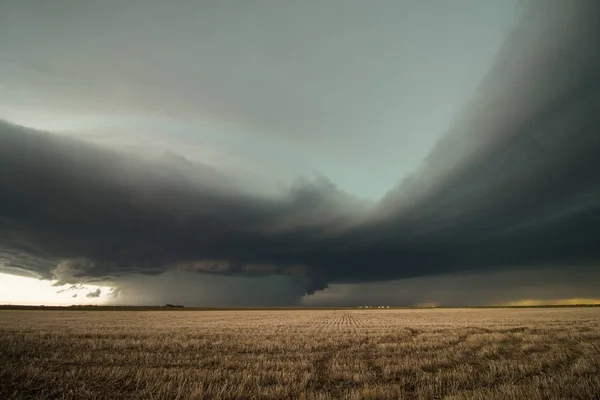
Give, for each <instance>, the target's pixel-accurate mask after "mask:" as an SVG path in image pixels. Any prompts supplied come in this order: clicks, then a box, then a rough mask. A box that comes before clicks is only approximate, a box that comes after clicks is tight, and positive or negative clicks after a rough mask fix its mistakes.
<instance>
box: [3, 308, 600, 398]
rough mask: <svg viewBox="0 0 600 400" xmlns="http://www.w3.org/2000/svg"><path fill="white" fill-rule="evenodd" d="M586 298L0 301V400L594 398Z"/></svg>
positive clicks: (598, 328) (598, 378)
mask: <svg viewBox="0 0 600 400" xmlns="http://www.w3.org/2000/svg"><path fill="white" fill-rule="evenodd" d="M599 321H600V308H548V309H425V310H378V309H371V310H281V311H0V398H2V399H20V398H27V399H29V398H32V399H35V398H38V399H52V398H61V399H65V398H66V399H69V398H81V399H116V398H138V399H261V398H262V399H286V398H293V399H296V398H299V399H302V398H306V399H327V398H348V399H397V398H405V399H413V398H421V399H439V398H449V399H466V398H468V399H471V398H478V399H494V398H496V399H594V398H600V322H599Z"/></svg>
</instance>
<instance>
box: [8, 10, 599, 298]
mask: <svg viewBox="0 0 600 400" xmlns="http://www.w3.org/2000/svg"><path fill="white" fill-rule="evenodd" d="M175 3H176V4H174V3H165V2H162V1H135V0H131V1H128V2H116V1H115V2H112V1H106V2H93V1H67V0H57V1H54V2H44V3H40V4H35V5H34V4H33V3H31V2H24V1H17V0H8V1H4V2H2V3H1V4H0V54H2V56H0V187H1V188H2V196H0V273H2V274H0V302H13V303H14V302H27V303H32V302H33V303H36V302H38V303H39V302H46V303H48V304H51V303H52V304H59V303H60V304H83V303H86V304H89V302H101V303H105V304H140V305H141V304H162V303H166V302H169V303H183V304H186V305H198V306H202V305H210V306H219V305H223V306H232V305H233V306H263V305H264V306H267V305H286V306H287V305H331V304H336V305H342V304H343V305H356V304H363V303H369V302H386V303H391V304H393V305H411V304H423V303H435V304H442V305H475V304H504V303H511V304H512V303H515V302H527V301H530V302H531V301H534V302H535V301H542V302H543V301H557V300H561V299H562V300H565V301H567V302H568V301H570V300H569V299H588V300H589V301H595V300H594V299H596V298H600V290H595V289H594V285H591V286H590V285H589V283H590V280H591V281H592V282H600V280H599V279H598V277H599V275H598V272H597V269H598V262H599V261H600V250H598V249H600V246H598V243H597V242H598V238H600V184H599V182H598V179H597V178H596V172H595V171H600V165H599V163H600V161H598V160H597V156H596V154H598V151H599V150H600V141H599V139H598V137H599V135H598V128H599V127H600V124H599V122H600V121H599V117H598V115H600V113H599V112H598V111H600V110H598V108H599V104H600V90H599V83H598V82H600V55H599V54H598V50H597V46H596V45H595V41H594V38H595V37H598V34H600V32H599V31H600V24H599V23H598V22H597V21H599V20H600V19H598V18H597V17H598V16H599V15H598V13H599V11H600V10H599V8H600V6H598V4H597V3H596V2H594V1H593V0H574V1H572V2H569V3H567V2H562V1H558V0H549V1H522V0H507V1H503V2H497V1H480V0H459V1H455V2H451V3H450V2H443V1H437V0H436V1H433V0H431V1H416V0H403V1H384V0H381V1H377V2H371V3H367V2H362V1H346V0H344V1H341V0H331V1H327V2H321V1H306V2H275V1H249V2H228V1H219V2H192V1H183V0H181V1H178V2H175ZM567 278H568V279H567ZM498 282H501V284H500V283H498ZM491 283H498V284H497V285H494V284H491ZM599 286H600V285H599ZM74 295H77V296H76V297H73V296H74ZM90 295H91V296H90Z"/></svg>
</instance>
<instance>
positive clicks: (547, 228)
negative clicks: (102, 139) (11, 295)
mask: <svg viewBox="0 0 600 400" xmlns="http://www.w3.org/2000/svg"><path fill="white" fill-rule="evenodd" d="M543 4H544V5H543V6H542V7H539V3H538V7H535V6H534V7H532V8H531V9H530V10H529V11H528V12H527V13H526V14H525V15H524V17H523V20H522V21H521V23H520V25H519V26H518V27H517V29H516V30H515V31H514V32H513V33H512V34H511V35H510V36H509V38H508V39H507V41H506V43H505V44H504V45H503V47H502V49H501V51H500V52H499V53H498V55H497V57H496V60H495V64H494V66H493V68H492V69H491V70H490V71H489V73H488V74H487V75H486V76H485V78H484V79H483V81H482V82H481V84H480V85H479V87H478V89H477V91H476V93H475V95H474V97H473V99H472V101H471V102H469V103H468V104H467V105H466V106H465V109H464V111H463V112H462V113H461V114H460V115H458V116H457V118H456V119H455V122H454V124H453V126H452V127H451V128H450V129H449V131H448V133H447V134H446V135H445V136H444V137H443V138H442V139H441V140H440V141H439V142H438V143H437V144H436V145H435V146H434V148H433V149H432V150H431V152H430V153H429V154H428V156H427V157H426V158H425V160H424V162H423V164H422V166H421V167H420V168H418V169H417V170H416V171H415V172H414V173H413V174H412V175H410V176H408V177H405V178H404V179H403V180H402V181H401V182H400V183H399V184H398V185H397V186H396V187H394V188H393V189H391V190H390V191H389V192H388V193H387V194H386V195H385V196H384V197H383V198H382V199H381V200H380V201H378V202H376V203H370V202H366V201H364V200H361V199H359V198H357V197H355V196H353V195H352V194H350V193H347V192H345V191H344V190H341V189H340V188H338V187H337V186H336V184H335V183H334V182H332V181H331V180H329V179H327V178H326V177H313V178H305V179H299V180H297V181H296V182H295V183H294V184H292V185H289V187H287V188H286V189H285V190H282V191H281V192H280V193H279V194H273V193H263V192H261V191H259V190H253V189H252V188H251V187H249V186H248V185H244V184H241V183H240V182H239V180H238V178H235V177H232V176H230V175H228V174H227V173H225V172H223V171H219V169H218V168H215V167H211V166H208V165H205V164H200V163H198V162H195V161H190V160H188V159H187V158H185V157H180V156H176V155H173V154H171V153H166V154H164V155H161V156H155V155H153V156H143V155H140V154H137V153H132V152H126V151H123V150H115V149H112V148H106V147H103V146H100V145H96V144H91V143H88V142H86V141H82V140H77V139H73V138H68V137H64V136H58V135H54V134H52V133H48V132H40V131H36V130H33V129H30V128H26V127H22V126H17V125H14V124H11V123H8V122H1V123H0V188H2V192H1V195H0V271H1V270H5V269H6V270H7V269H8V268H11V269H15V268H17V269H20V270H22V271H27V272H28V273H31V274H34V275H36V276H39V277H42V278H46V279H56V280H58V281H60V282H61V284H78V283H81V282H94V281H97V282H101V281H102V282H105V281H110V280H115V279H126V278H123V277H127V276H131V275H135V274H137V275H145V276H151V275H159V274H163V273H175V272H178V273H184V274H187V273H188V272H197V273H201V274H212V275H219V276H224V275H229V276H234V277H236V279H238V278H244V279H245V278H252V277H260V276H262V277H264V276H275V277H279V278H282V277H283V278H285V279H286V283H274V284H281V285H283V286H282V287H289V288H296V287H298V285H300V286H301V287H302V290H300V291H296V289H294V293H297V292H298V293H299V294H298V296H301V294H302V292H306V293H309V294H310V293H314V292H315V291H316V290H320V289H324V288H326V287H327V285H328V284H340V283H364V282H372V281H382V280H397V279H406V278H413V277H425V276H433V275H439V274H452V273H459V272H488V271H492V272H493V271H501V270H503V269H505V268H511V269H517V270H519V269H522V270H527V271H529V270H531V269H534V270H535V269H542V268H550V267H552V268H555V267H560V268H563V270H564V269H568V268H569V267H570V266H573V265H577V266H582V265H586V266H588V267H585V268H590V269H595V268H597V263H598V262H599V261H600V243H599V241H600V179H598V173H599V172H600V157H598V154H600V52H599V51H598V48H597V38H598V37H600V4H599V3H597V2H595V1H591V0H590V1H585V0H581V1H573V2H570V3H568V4H567V3H565V2H558V1H551V2H544V3H543ZM273 112H277V110H274V111H273ZM368 134H369V132H368V131H365V132H364V135H368ZM349 156H350V157H351V155H349ZM279 278H277V279H279ZM290 282H292V283H290ZM286 285H289V286H286ZM98 295H99V293H98ZM88 296H89V295H88ZM274 297H276V296H274ZM272 301H274V302H276V301H275V300H273V299H272ZM289 302H291V300H289V299H287V300H286V303H289Z"/></svg>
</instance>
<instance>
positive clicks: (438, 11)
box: [0, 0, 521, 200]
mask: <svg viewBox="0 0 600 400" xmlns="http://www.w3.org/2000/svg"><path fill="white" fill-rule="evenodd" d="M519 3H521V2H520V1H519V0H506V1H490V0H484V1H481V0H458V1H453V2H445V1H438V0H434V1H432V0H425V1H415V0H407V1H395V0H394V1H387V0H382V1H376V2H365V1H355V0H350V1H348V0H330V1H295V2H290V1H284V2H281V1H262V0H260V1H250V2H244V1H178V2H175V3H171V2H164V1H156V0H128V1H87V0H85V1H81V0H56V1H51V2H33V1H20V0H8V1H3V2H2V4H1V5H0V49H2V58H1V59H0V88H1V90H0V117H1V118H4V119H6V120H9V121H12V122H16V123H19V124H23V125H26V126H32V127H36V128H41V129H47V130H51V131H53V132H60V133H64V134H67V135H73V136H84V137H86V138H87V139H90V140H93V141H97V142H100V143H103V144H106V145H113V146H132V147H139V148H143V149H148V148H152V149H154V150H157V151H165V150H171V151H174V152H176V153H178V154H182V155H184V156H186V157H189V158H191V159H194V160H198V161H201V162H203V163H208V164H213V165H219V166H222V167H225V168H227V169H228V170H230V171H231V172H233V173H239V174H248V175H250V177H251V178H252V179H254V180H256V182H257V184H259V185H265V186H267V187H269V188H271V187H272V186H273V185H277V184H278V183H283V184H285V183H286V182H288V181H290V180H292V179H294V178H296V177H297V176H299V175H312V174H314V173H316V174H323V175H325V176H327V177H329V178H330V179H331V180H332V181H334V182H336V184H338V185H339V186H340V187H341V188H342V189H344V190H347V191H349V192H351V193H353V194H356V195H358V196H361V197H365V198H367V199H372V200H376V199H378V198H380V197H381V196H383V195H384V194H385V192H386V191H387V190H389V188H390V187H391V186H393V185H394V184H395V183H396V182H397V180H398V179H399V178H401V177H402V176H403V175H405V174H407V173H409V172H411V171H413V170H414V169H415V168H416V167H418V166H419V164H420V162H421V160H422V159H423V157H424V156H425V155H426V154H427V152H428V151H429V149H430V148H431V147H432V146H433V144H434V143H435V142H436V140H437V139H438V138H439V137H440V136H441V135H443V134H444V132H445V131H446V130H447V128H448V126H449V125H450V124H451V122H452V121H453V118H454V117H455V115H456V113H457V112H458V111H459V110H461V108H462V107H464V105H465V102H466V101H467V100H468V99H470V98H471V97H472V96H473V92H474V90H475V88H476V87H477V85H478V84H479V82H480V80H481V78H482V77H483V75H484V74H485V73H486V72H487V71H488V69H489V68H490V65H491V63H492V60H493V57H494V55H495V54H496V52H497V51H498V48H499V47H500V45H501V43H502V41H503V40H504V39H505V37H506V35H507V34H508V32H510V30H511V29H512V28H513V27H514V25H515V23H516V20H517V18H518V16H519V12H520V9H521V7H520V6H519Z"/></svg>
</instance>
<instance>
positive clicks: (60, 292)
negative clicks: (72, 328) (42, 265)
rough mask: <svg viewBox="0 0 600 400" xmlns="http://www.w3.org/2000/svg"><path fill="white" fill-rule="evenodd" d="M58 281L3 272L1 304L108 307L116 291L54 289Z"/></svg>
mask: <svg viewBox="0 0 600 400" xmlns="http://www.w3.org/2000/svg"><path fill="white" fill-rule="evenodd" d="M55 283H56V281H48V280H41V279H35V278H26V277H22V276H16V275H9V274H2V273H0V304H12V305H47V306H64V305H75V304H98V305H99V304H106V302H107V299H108V298H109V297H110V295H111V293H112V290H113V288H111V287H108V286H97V285H62V286H53V285H54V284H55Z"/></svg>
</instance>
